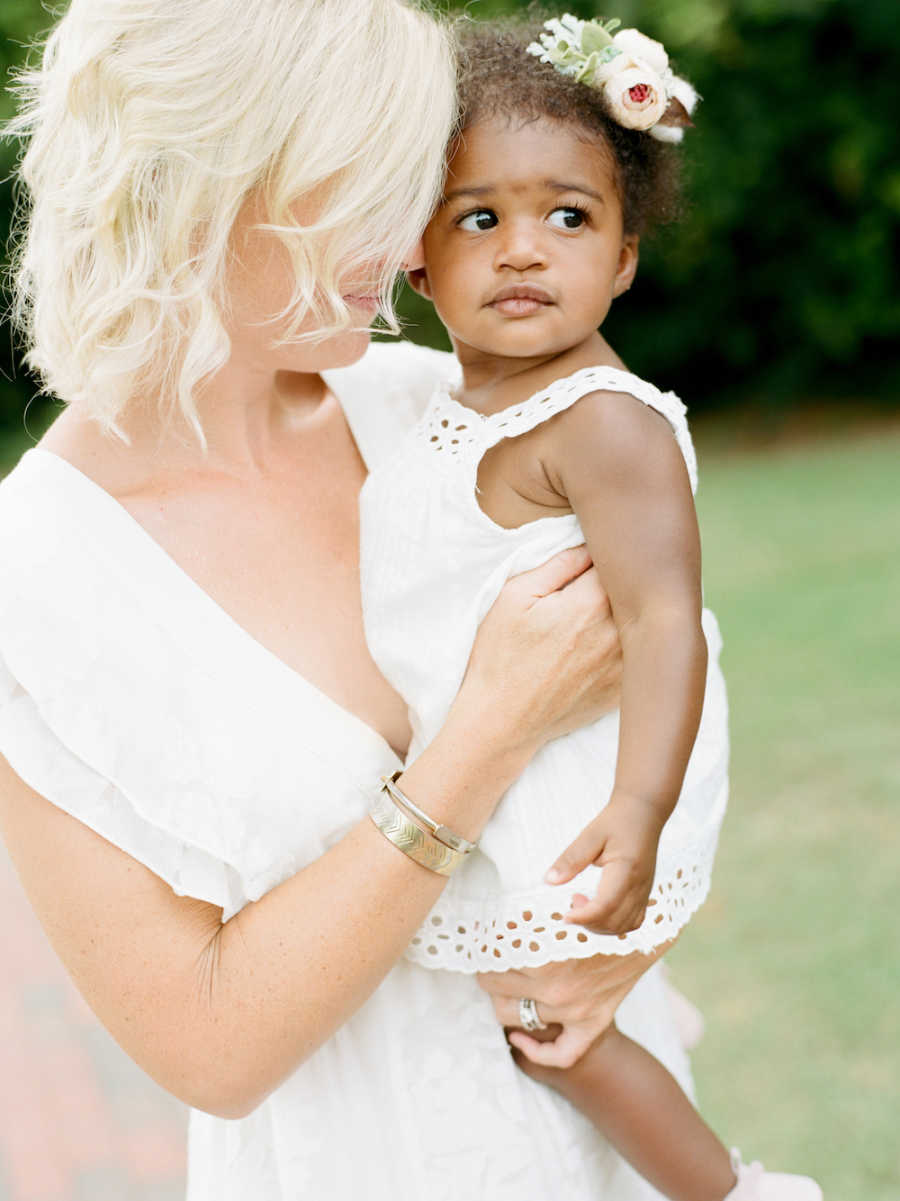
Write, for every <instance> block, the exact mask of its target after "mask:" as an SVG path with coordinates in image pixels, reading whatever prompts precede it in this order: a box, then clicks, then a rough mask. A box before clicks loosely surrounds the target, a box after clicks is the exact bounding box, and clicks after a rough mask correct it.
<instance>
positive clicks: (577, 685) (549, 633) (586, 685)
mask: <svg viewBox="0 0 900 1201" xmlns="http://www.w3.org/2000/svg"><path fill="white" fill-rule="evenodd" d="M621 678H622V652H621V647H620V645H619V638H618V633H617V630H616V627H615V624H614V622H613V620H612V614H611V611H610V607H609V600H608V599H607V596H606V593H605V592H604V590H603V588H602V587H601V584H600V580H599V578H598V576H597V572H596V570H595V569H594V568H593V565H592V563H591V559H590V555H589V554H588V551H587V548H586V547H584V546H578V547H575V548H574V549H572V550H566V551H562V552H561V553H560V554H558V555H554V557H553V558H552V559H550V560H548V562H546V563H544V564H543V565H542V566H540V567H537V568H535V569H534V570H532V571H526V572H523V573H522V574H521V575H517V576H513V577H512V579H510V580H508V581H507V582H506V584H505V585H504V587H503V589H502V591H501V592H500V595H499V596H498V597H497V600H496V601H495V602H494V604H493V606H492V607H491V609H490V610H489V612H488V613H487V615H486V617H485V618H484V621H483V622H482V623H481V626H480V627H479V630H478V636H477V638H476V640H475V644H474V646H473V648H472V653H471V655H470V657H469V664H468V667H467V670H466V676H465V679H464V680H463V684H462V687H461V688H460V692H459V696H458V697H457V700H456V702H455V705H465V706H469V707H471V708H472V710H473V711H474V712H476V713H481V714H483V715H484V721H485V722H486V723H487V726H488V728H493V729H496V730H497V732H498V736H500V737H501V738H503V739H504V740H512V742H514V743H517V744H518V745H520V746H525V747H528V748H530V749H531V751H532V753H533V752H534V751H535V750H537V749H538V747H540V746H541V745H543V744H544V743H545V742H548V741H549V740H550V739H552V738H558V737H559V736H560V735H562V734H568V733H569V732H570V731H572V730H575V729H578V728H579V727H581V726H584V725H587V724H588V723H590V722H592V721H596V720H597V719H598V718H599V717H602V716H603V714H604V713H608V712H609V711H610V710H611V709H614V708H615V707H616V705H617V704H618V700H619V689H620V684H621ZM479 724H481V723H479Z"/></svg>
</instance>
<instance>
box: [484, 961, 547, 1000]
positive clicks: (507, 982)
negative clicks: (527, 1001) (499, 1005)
mask: <svg viewBox="0 0 900 1201" xmlns="http://www.w3.org/2000/svg"><path fill="white" fill-rule="evenodd" d="M475 979H476V980H477V981H478V986H479V988H483V989H484V991H485V992H486V993H490V994H491V996H492V997H495V998H496V997H530V996H533V993H532V992H529V983H530V984H531V985H533V984H534V980H533V978H532V977H530V976H526V975H525V973H524V972H520V971H517V970H516V969H515V968H513V969H511V970H510V971H508V972H480V973H479V974H478V975H477V976H476V977H475Z"/></svg>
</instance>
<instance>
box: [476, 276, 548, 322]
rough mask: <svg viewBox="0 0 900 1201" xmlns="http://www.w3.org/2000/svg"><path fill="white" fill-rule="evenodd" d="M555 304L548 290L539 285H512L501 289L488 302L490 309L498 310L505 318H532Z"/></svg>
mask: <svg viewBox="0 0 900 1201" xmlns="http://www.w3.org/2000/svg"><path fill="white" fill-rule="evenodd" d="M553 303H554V300H553V297H552V296H551V295H550V293H549V292H548V291H547V289H546V288H542V287H540V286H539V285H537V284H512V285H510V286H509V287H507V288H501V289H500V291H499V292H497V293H496V295H495V296H493V297H492V299H491V300H490V301H489V302H488V308H492V309H496V310H497V311H498V312H500V313H502V314H503V315H504V316H505V317H530V316H531V315H532V314H533V313H537V312H539V311H540V310H541V309H543V308H546V307H547V306H548V305H552V304H553Z"/></svg>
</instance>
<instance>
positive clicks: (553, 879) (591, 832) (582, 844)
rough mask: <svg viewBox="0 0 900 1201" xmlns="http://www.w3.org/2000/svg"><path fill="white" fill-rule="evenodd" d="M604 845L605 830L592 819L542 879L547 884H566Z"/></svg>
mask: <svg viewBox="0 0 900 1201" xmlns="http://www.w3.org/2000/svg"><path fill="white" fill-rule="evenodd" d="M605 846H606V832H605V830H604V829H603V827H602V826H601V823H600V822H599V821H592V822H590V824H589V825H587V826H585V828H584V829H583V830H582V831H581V833H580V834H579V835H578V837H577V838H576V839H575V841H574V842H572V843H570V844H569V846H567V847H566V849H565V850H564V851H563V853H562V854H561V855H560V856H559V858H558V859H557V860H556V862H555V863H554V864H553V866H552V867H551V868H550V870H549V871H548V872H547V874H546V875H545V876H544V879H545V880H546V881H547V883H548V884H566V883H567V882H568V881H569V880H572V879H574V877H575V876H577V875H578V873H579V872H580V871H583V870H584V869H585V868H586V867H587V866H588V865H589V864H591V863H594V862H595V861H596V860H597V859H598V858H599V856H600V855H602V853H603V848H604V847H605Z"/></svg>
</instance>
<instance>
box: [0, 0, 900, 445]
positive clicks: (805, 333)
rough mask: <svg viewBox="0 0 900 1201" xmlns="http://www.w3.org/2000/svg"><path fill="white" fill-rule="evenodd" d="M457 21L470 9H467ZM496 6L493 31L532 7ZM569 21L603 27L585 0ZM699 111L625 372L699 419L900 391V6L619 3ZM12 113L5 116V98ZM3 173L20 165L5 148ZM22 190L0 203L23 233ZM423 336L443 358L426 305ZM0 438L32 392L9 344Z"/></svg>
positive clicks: (619, 331)
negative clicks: (899, 281)
mask: <svg viewBox="0 0 900 1201" xmlns="http://www.w3.org/2000/svg"><path fill="white" fill-rule="evenodd" d="M451 7H458V8H461V7H462V6H461V5H460V6H453V5H451ZM522 7H523V5H522V4H521V3H517V2H516V0H505V2H504V0H481V2H479V3H474V4H469V5H468V6H467V10H468V12H469V13H470V14H471V15H473V16H479V15H483V16H485V17H488V16H491V15H493V14H497V13H501V12H509V11H519V10H521V9H522ZM564 7H565V8H566V9H567V10H568V11H572V12H575V13H576V14H577V15H579V16H593V15H597V10H596V9H594V7H593V6H592V5H590V4H585V3H581V2H580V0H568V3H567V4H565V5H564ZM603 15H605V16H612V15H617V16H620V17H622V19H623V22H624V24H626V25H632V24H634V25H638V26H639V27H640V28H641V29H642V30H643V31H644V32H646V33H648V34H650V35H651V36H655V37H658V38H660V39H661V40H663V41H664V42H665V44H666V46H667V48H668V49H669V52H670V54H671V55H672V56H673V58H674V59H675V61H676V65H677V67H678V69H679V70H680V71H681V73H682V74H685V75H686V76H687V77H688V78H690V79H691V80H692V81H693V82H694V83H695V85H696V87H697V89H698V91H699V92H700V93H701V95H702V97H703V103H702V104H701V106H700V107H699V109H698V111H697V114H696V118H695V119H696V123H697V128H696V129H695V130H694V131H692V132H691V133H690V136H689V138H688V139H687V141H686V154H687V158H688V167H689V179H690V186H689V192H690V196H691V207H690V211H689V213H688V216H687V218H686V220H685V221H684V222H683V223H682V224H680V225H679V226H677V227H674V228H672V229H669V230H666V231H664V232H663V233H662V234H660V235H659V236H658V237H657V238H656V240H655V242H654V243H651V244H648V245H646V246H645V247H644V252H643V256H642V265H641V271H640V276H639V282H638V283H637V284H636V285H635V287H634V288H633V289H632V291H631V292H630V293H629V295H628V297H627V298H626V299H625V300H624V301H623V302H620V304H619V305H618V307H617V309H616V311H615V312H614V313H613V314H612V315H611V316H610V318H609V322H608V325H607V332H608V333H609V336H610V338H611V340H612V341H613V343H614V344H615V345H616V347H617V349H618V350H619V351H620V353H622V354H623V355H624V357H625V358H626V359H627V360H628V361H629V363H630V364H631V365H632V366H633V367H634V368H635V370H637V371H640V372H641V373H643V374H646V375H649V376H651V377H652V378H654V379H655V380H657V381H658V382H659V383H661V384H665V385H666V386H669V387H673V388H675V389H676V390H678V391H680V392H681V393H682V394H683V395H684V396H685V397H686V398H690V400H691V401H692V404H693V405H694V406H696V405H698V404H706V405H713V404H722V403H725V402H730V401H733V400H737V399H744V398H748V397H749V398H753V399H756V400H759V399H761V398H767V399H769V400H770V401H771V402H772V403H778V404H789V403H794V402H798V401H803V400H805V399H808V398H809V397H811V396H815V397H821V396H831V395H834V396H840V395H845V396H846V395H854V396H861V395H866V396H869V397H876V396H881V397H883V398H885V400H887V401H889V402H891V401H893V400H895V398H896V397H897V395H898V391H900V356H898V354H897V350H896V346H897V343H898V340H900V298H898V292H897V289H896V288H895V287H894V286H893V285H894V274H895V264H896V263H897V262H898V261H900V256H898V245H897V243H898V227H900V155H898V150H900V138H898V134H897V122H898V114H900V84H898V78H900V76H898V72H897V63H898V62H900V9H898V4H897V0H866V2H863V0H622V2H621V3H618V4H617V5H616V6H615V11H612V10H605V9H604V10H603ZM47 21H48V18H47V16H46V13H45V11H44V10H43V9H42V8H41V6H40V4H39V3H38V0H27V2H23V0H0V33H2V34H4V35H5V38H4V50H3V54H4V65H5V66H6V67H7V68H8V67H9V66H10V65H11V63H12V62H13V61H15V60H16V59H17V58H19V57H20V56H21V53H22V51H21V47H20V45H16V44H15V43H16V42H18V43H22V42H25V41H27V40H28V39H29V38H30V37H31V36H33V34H34V33H35V32H36V31H37V30H39V29H41V28H43V27H44V26H46V24H47ZM5 110H6V111H7V112H8V111H9V101H8V100H7V101H6V104H5ZM3 155H4V157H3V159H2V164H3V167H4V169H5V170H6V171H8V170H9V168H10V166H11V160H12V156H11V152H10V151H9V150H6V151H4V152H3ZM9 211H10V188H9V185H8V184H6V185H4V188H3V191H2V193H0V214H2V218H3V220H4V223H7V222H8V217H9ZM403 305H404V311H405V312H406V313H407V315H408V318H409V320H410V322H411V327H410V331H409V332H410V336H412V337H414V338H416V339H417V340H422V341H430V342H433V343H435V344H438V345H440V344H442V340H441V339H442V332H441V331H440V329H439V327H438V326H437V324H436V322H435V321H434V319H433V317H432V315H431V314H430V313H429V312H428V311H427V309H426V308H425V307H424V306H423V305H421V304H420V303H419V302H418V301H417V300H416V298H415V297H405V298H404V301H403ZM0 367H2V370H3V372H4V375H5V376H6V379H5V380H2V381H0V385H2V387H0V425H3V424H6V425H7V426H9V425H10V424H11V423H18V422H19V421H21V412H22V408H23V404H24V401H25V399H27V397H28V396H29V395H30V394H31V392H32V391H33V388H32V387H30V386H29V384H28V382H27V380H25V379H23V378H22V376H21V372H19V374H18V378H16V379H15V380H13V382H10V377H12V375H13V365H12V351H11V339H10V336H9V334H8V331H7V330H4V335H3V338H2V342H0Z"/></svg>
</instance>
